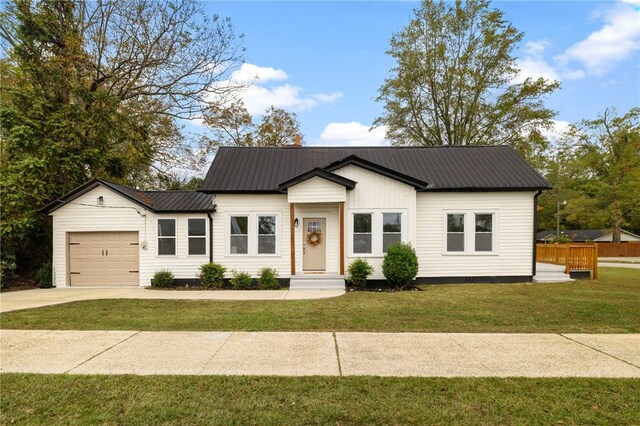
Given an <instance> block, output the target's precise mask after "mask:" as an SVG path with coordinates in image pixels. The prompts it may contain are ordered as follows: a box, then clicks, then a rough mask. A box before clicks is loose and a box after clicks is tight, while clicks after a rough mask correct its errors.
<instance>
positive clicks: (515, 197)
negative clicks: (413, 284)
mask: <svg viewBox="0 0 640 426" xmlns="http://www.w3.org/2000/svg"><path fill="white" fill-rule="evenodd" d="M549 188H550V186H549V184H548V183H547V182H546V181H545V180H544V179H543V178H542V176H540V174H538V173H537V172H536V171H535V170H534V169H533V168H531V167H530V166H529V165H528V164H527V163H526V162H525V161H524V160H523V159H522V158H521V157H520V156H519V155H518V154H517V153H516V152H515V151H514V150H512V149H511V148H509V147H506V146H455V147H453V146H451V147H429V148H427V147H359V148H346V147H301V146H299V145H297V146H296V145H292V146H288V147H280V148H234V147H222V148H220V149H219V150H218V152H217V154H216V156H215V158H214V160H213V162H212V164H211V167H210V169H209V172H208V173H207V175H206V178H205V180H204V183H203V186H202V188H201V189H200V191H182V192H175V191H167V192H154V191H151V192H149V191H138V190H135V189H132V188H127V187H122V186H119V185H114V184H112V183H109V182H106V181H103V180H93V181H91V182H89V183H87V184H85V185H83V186H81V187H80V188H78V189H76V190H75V191H73V192H72V193H70V194H67V195H65V196H64V197H62V198H61V199H59V200H57V201H56V202H55V203H52V204H50V205H49V206H47V207H45V208H44V209H43V210H44V211H45V212H47V213H48V214H50V215H51V216H53V264H54V280H55V285H56V286H59V287H64V286H68V285H71V286H82V285H105V284H108V285H113V284H121V285H140V286H147V285H149V284H150V280H151V278H152V276H153V273H154V271H156V270H159V269H169V270H171V271H172V272H173V273H174V275H175V276H176V277H177V278H178V279H182V280H194V279H195V278H196V276H197V274H198V267H199V265H200V264H202V263H205V262H207V261H210V260H212V261H215V262H218V263H221V264H223V265H224V266H226V267H227V269H228V270H229V271H231V270H238V271H246V272H249V273H250V274H251V275H253V276H256V274H257V272H258V271H259V270H260V268H262V267H265V266H268V267H272V268H275V269H276V270H277V271H278V273H279V275H280V277H281V278H284V279H290V284H291V287H292V288H293V287H297V288H312V287H316V288H326V287H332V286H341V287H343V286H344V274H345V269H346V267H347V266H348V264H349V263H350V262H351V261H353V260H354V259H356V258H364V259H366V260H367V261H368V262H369V263H370V264H371V265H372V266H373V267H374V269H375V272H374V275H373V276H372V277H371V279H374V280H380V279H383V278H384V277H383V275H382V268H381V265H382V260H383V258H384V255H385V252H386V250H387V247H388V246H389V245H390V244H393V243H395V242H398V241H403V242H407V243H410V244H411V245H412V246H413V247H414V248H415V250H416V252H417V255H418V260H419V273H418V278H417V280H418V282H423V283H455V282H489V281H491V282H519V281H530V280H531V279H532V276H533V275H534V274H535V250H534V245H535V222H536V218H535V215H536V198H537V196H538V195H539V194H540V191H542V190H544V189H549Z"/></svg>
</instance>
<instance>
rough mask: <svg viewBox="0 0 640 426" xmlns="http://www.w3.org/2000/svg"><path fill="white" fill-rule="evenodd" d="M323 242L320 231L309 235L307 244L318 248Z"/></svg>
mask: <svg viewBox="0 0 640 426" xmlns="http://www.w3.org/2000/svg"><path fill="white" fill-rule="evenodd" d="M321 242H322V234H321V233H320V231H311V232H309V233H307V244H309V245H312V246H314V247H315V246H317V245H318V244H320V243H321Z"/></svg>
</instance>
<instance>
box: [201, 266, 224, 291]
mask: <svg viewBox="0 0 640 426" xmlns="http://www.w3.org/2000/svg"><path fill="white" fill-rule="evenodd" d="M225 272H227V268H225V267H224V266H222V265H220V264H219V263H214V262H209V263H205V264H204V265H200V282H201V283H202V285H203V286H204V287H206V288H222V287H224V273H225Z"/></svg>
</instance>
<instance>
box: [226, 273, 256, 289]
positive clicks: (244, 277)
mask: <svg viewBox="0 0 640 426" xmlns="http://www.w3.org/2000/svg"><path fill="white" fill-rule="evenodd" d="M232 275H233V277H232V278H231V287H233V288H234V289H236V290H245V289H247V288H249V287H251V283H252V282H253V279H252V278H251V275H249V274H248V273H246V272H238V271H233V272H232Z"/></svg>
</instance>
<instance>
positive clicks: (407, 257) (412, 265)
mask: <svg viewBox="0 0 640 426" xmlns="http://www.w3.org/2000/svg"><path fill="white" fill-rule="evenodd" d="M382 273H383V274H384V277H385V278H386V279H387V282H388V283H389V284H390V285H391V286H393V287H396V288H404V287H406V286H407V285H409V284H410V283H411V281H413V279H414V278H415V277H416V275H418V256H417V255H416V251H415V250H414V249H413V247H411V245H410V244H405V243H396V244H392V245H390V246H389V247H388V248H387V254H386V255H385V256H384V261H383V262H382Z"/></svg>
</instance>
